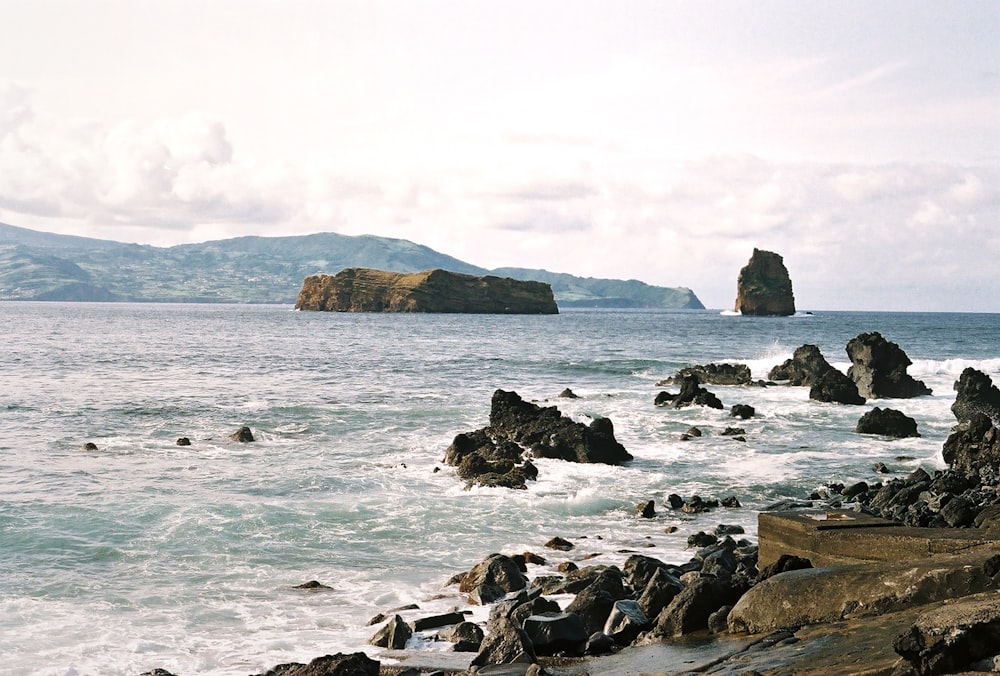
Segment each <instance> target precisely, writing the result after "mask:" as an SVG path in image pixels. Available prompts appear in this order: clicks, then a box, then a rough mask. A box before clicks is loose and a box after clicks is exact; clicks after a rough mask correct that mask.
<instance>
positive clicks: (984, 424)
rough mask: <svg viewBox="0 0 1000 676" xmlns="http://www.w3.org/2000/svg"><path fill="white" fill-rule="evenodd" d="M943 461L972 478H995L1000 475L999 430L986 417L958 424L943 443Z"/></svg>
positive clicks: (975, 415) (976, 414) (978, 417)
mask: <svg viewBox="0 0 1000 676" xmlns="http://www.w3.org/2000/svg"><path fill="white" fill-rule="evenodd" d="M943 456H944V461H945V462H946V463H948V465H949V466H950V467H952V468H954V469H958V470H961V471H963V472H968V473H970V474H983V473H984V472H985V473H987V474H996V473H997V472H998V471H1000V429H998V428H997V427H995V426H994V425H993V421H992V420H990V418H989V417H987V416H986V414H984V413H973V414H972V418H971V419H969V420H967V421H965V422H962V423H959V424H958V425H956V426H955V427H954V431H953V432H952V433H951V436H949V437H948V439H947V441H945V442H944V450H943Z"/></svg>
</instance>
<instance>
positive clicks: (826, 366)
mask: <svg viewBox="0 0 1000 676" xmlns="http://www.w3.org/2000/svg"><path fill="white" fill-rule="evenodd" d="M832 368H833V367H832V366H830V363H829V362H828V361H827V360H826V359H825V358H824V357H823V353H821V352H820V351H819V348H818V347H816V346H815V345H803V346H801V347H799V348H796V350H795V352H794V353H793V354H792V358H791V359H786V360H785V361H784V363H782V364H781V365H779V366H775V367H774V368H773V369H771V372H770V373H769V374H768V376H767V377H768V378H770V379H771V380H787V381H788V384H789V385H805V386H807V387H812V386H813V385H815V384H816V382H817V381H818V380H819V379H820V378H821V377H822V376H823V374H824V373H826V372H827V371H829V370H830V369H832Z"/></svg>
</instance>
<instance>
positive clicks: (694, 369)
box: [656, 364, 752, 387]
mask: <svg viewBox="0 0 1000 676" xmlns="http://www.w3.org/2000/svg"><path fill="white" fill-rule="evenodd" d="M687 376H697V378H698V382H700V383H705V384H707V385H747V384H749V383H750V382H751V380H752V376H751V374H750V367H749V366H747V365H746V364H705V365H703V366H690V367H688V368H684V369H681V370H680V371H678V372H677V374H676V375H674V376H671V377H670V378H667V379H666V380H661V381H660V382H658V383H656V384H657V386H659V387H662V386H665V385H677V384H679V383H682V382H683V381H684V378H686V377H687Z"/></svg>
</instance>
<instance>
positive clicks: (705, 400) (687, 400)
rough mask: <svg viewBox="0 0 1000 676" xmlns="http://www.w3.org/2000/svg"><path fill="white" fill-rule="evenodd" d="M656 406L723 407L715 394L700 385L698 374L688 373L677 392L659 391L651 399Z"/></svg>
mask: <svg viewBox="0 0 1000 676" xmlns="http://www.w3.org/2000/svg"><path fill="white" fill-rule="evenodd" d="M653 403H654V404H656V405H657V406H670V407H672V408H682V407H684V406H707V407H709V408H718V409H721V408H724V407H723V405H722V402H721V401H720V400H719V398H718V397H717V396H715V395H714V394H712V393H711V392H709V391H708V390H706V389H705V388H704V387H701V385H700V383H699V381H698V376H696V375H694V374H688V375H686V376H684V377H683V378H682V379H681V391H680V392H679V393H678V394H671V393H670V392H666V391H664V392H660V393H659V394H658V395H656V399H655V400H654V401H653Z"/></svg>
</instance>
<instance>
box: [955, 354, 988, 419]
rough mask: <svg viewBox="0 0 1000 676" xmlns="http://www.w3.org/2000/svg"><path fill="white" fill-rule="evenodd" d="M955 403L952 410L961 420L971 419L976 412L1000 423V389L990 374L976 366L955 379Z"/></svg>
mask: <svg viewBox="0 0 1000 676" xmlns="http://www.w3.org/2000/svg"><path fill="white" fill-rule="evenodd" d="M955 391H956V392H957V393H958V394H957V395H955V403H953V404H952V405H951V412H952V413H954V414H955V417H956V418H957V419H958V421H959V422H963V421H965V420H970V419H971V418H972V416H973V415H975V414H976V413H982V414H984V415H986V416H987V417H989V418H990V419H991V420H992V421H993V424H994V425H1000V389H997V386H996V385H994V384H993V381H992V380H991V379H990V377H989V376H988V375H986V374H985V373H983V372H982V371H977V370H976V369H974V368H967V369H965V370H964V371H962V375H961V376H959V378H958V380H957V381H955Z"/></svg>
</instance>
